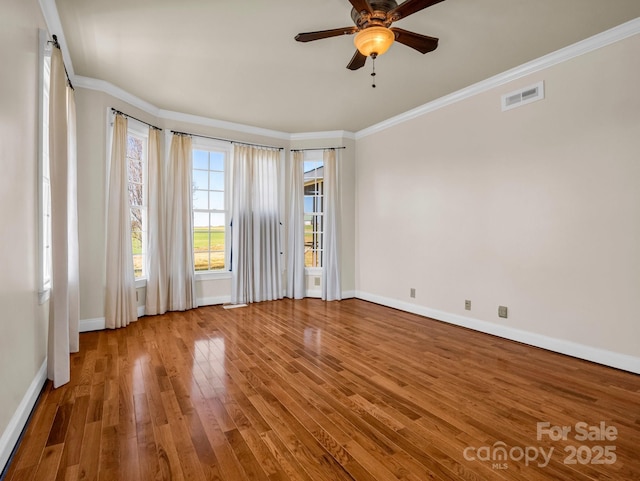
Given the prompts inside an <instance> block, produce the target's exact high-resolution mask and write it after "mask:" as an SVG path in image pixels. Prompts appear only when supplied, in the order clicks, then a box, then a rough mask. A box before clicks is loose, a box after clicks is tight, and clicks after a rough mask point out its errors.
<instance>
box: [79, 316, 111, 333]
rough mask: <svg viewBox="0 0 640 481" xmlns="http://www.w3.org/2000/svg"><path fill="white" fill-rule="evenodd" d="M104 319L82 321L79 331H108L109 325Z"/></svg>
mask: <svg viewBox="0 0 640 481" xmlns="http://www.w3.org/2000/svg"><path fill="white" fill-rule="evenodd" d="M106 322H107V321H106V320H105V318H104V317H98V318H96V319H80V325H79V326H78V330H79V331H80V332H91V331H102V330H103V329H106V327H107V324H106Z"/></svg>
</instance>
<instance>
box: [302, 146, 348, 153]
mask: <svg viewBox="0 0 640 481" xmlns="http://www.w3.org/2000/svg"><path fill="white" fill-rule="evenodd" d="M342 149H346V147H322V148H320V149H291V152H306V151H308V150H342Z"/></svg>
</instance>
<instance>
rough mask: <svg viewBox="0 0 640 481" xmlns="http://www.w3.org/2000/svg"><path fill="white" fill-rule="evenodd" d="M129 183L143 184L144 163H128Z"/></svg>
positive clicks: (135, 161) (130, 161)
mask: <svg viewBox="0 0 640 481" xmlns="http://www.w3.org/2000/svg"><path fill="white" fill-rule="evenodd" d="M127 174H128V176H129V182H136V183H138V184H140V183H142V162H139V161H137V160H132V159H129V161H128V163H127Z"/></svg>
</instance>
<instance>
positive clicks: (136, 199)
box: [128, 182, 143, 206]
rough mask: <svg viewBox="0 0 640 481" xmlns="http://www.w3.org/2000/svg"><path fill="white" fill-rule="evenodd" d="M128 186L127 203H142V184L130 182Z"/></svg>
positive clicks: (132, 204) (135, 204) (137, 204)
mask: <svg viewBox="0 0 640 481" xmlns="http://www.w3.org/2000/svg"><path fill="white" fill-rule="evenodd" d="M128 188H129V205H131V206H139V205H142V202H143V198H142V194H143V190H142V184H134V183H131V182H130V183H129V185H128Z"/></svg>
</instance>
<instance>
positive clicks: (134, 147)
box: [127, 135, 143, 160]
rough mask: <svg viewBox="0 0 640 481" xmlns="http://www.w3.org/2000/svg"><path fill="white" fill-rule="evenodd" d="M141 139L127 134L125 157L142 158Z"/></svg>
mask: <svg viewBox="0 0 640 481" xmlns="http://www.w3.org/2000/svg"><path fill="white" fill-rule="evenodd" d="M142 145H143V144H142V139H139V138H138V137H134V136H132V135H129V136H128V137H127V157H128V158H130V159H135V160H142Z"/></svg>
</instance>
